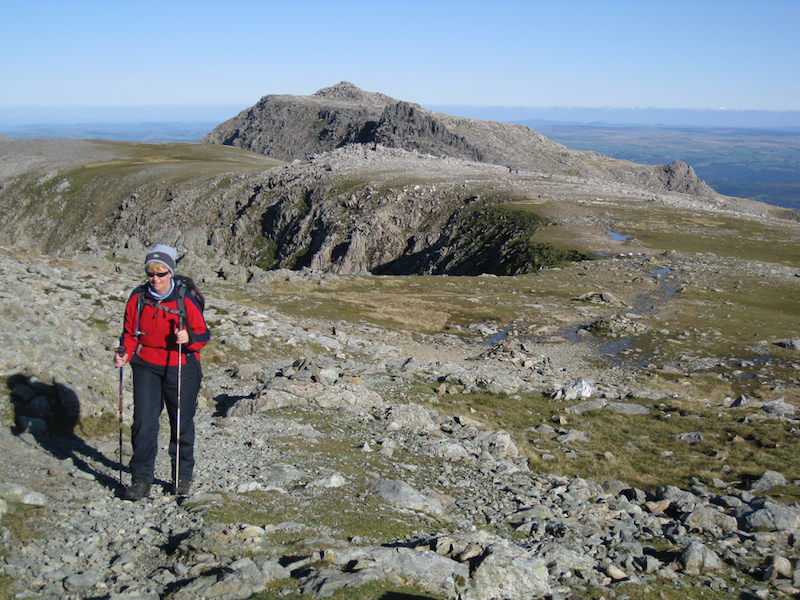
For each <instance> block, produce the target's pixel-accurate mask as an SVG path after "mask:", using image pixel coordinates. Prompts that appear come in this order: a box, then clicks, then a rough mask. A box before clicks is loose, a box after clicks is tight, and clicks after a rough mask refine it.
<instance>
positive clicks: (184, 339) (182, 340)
mask: <svg viewBox="0 0 800 600" xmlns="http://www.w3.org/2000/svg"><path fill="white" fill-rule="evenodd" d="M175 341H176V342H178V343H179V344H188V343H189V332H188V331H186V330H185V329H180V330H178V331H176V332H175Z"/></svg>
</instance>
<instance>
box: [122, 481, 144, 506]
mask: <svg viewBox="0 0 800 600" xmlns="http://www.w3.org/2000/svg"><path fill="white" fill-rule="evenodd" d="M149 495H150V484H149V483H142V482H138V483H132V484H131V485H130V487H128V488H126V489H125V494H123V496H122V497H123V498H124V499H125V500H130V501H131V502H137V501H139V500H141V499H142V498H145V497H147V496H149Z"/></svg>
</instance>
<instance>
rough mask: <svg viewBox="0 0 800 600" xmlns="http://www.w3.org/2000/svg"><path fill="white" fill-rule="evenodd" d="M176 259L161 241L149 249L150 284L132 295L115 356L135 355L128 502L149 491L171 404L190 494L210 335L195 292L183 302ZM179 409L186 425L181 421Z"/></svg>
mask: <svg viewBox="0 0 800 600" xmlns="http://www.w3.org/2000/svg"><path fill="white" fill-rule="evenodd" d="M176 262H177V252H176V251H175V249H174V248H171V247H170V246H165V245H163V244H159V245H157V246H156V247H155V248H153V249H152V250H151V251H150V252H148V253H147V256H146V258H145V261H144V269H145V273H146V274H147V282H146V283H143V284H142V285H141V286H139V287H138V288H136V289H135V290H134V291H133V293H132V294H131V297H130V298H129V299H128V304H127V306H126V307H125V318H124V326H123V333H122V337H121V339H120V348H119V350H118V351H117V353H116V354H115V355H114V365H115V366H117V367H123V366H124V365H125V364H126V363H127V362H129V361H130V363H131V368H132V370H133V425H132V426H131V441H132V444H133V457H132V458H131V462H130V470H131V485H130V487H128V488H127V489H126V490H125V492H124V495H123V498H125V499H126V500H132V501H137V500H141V499H142V498H144V497H146V496H148V495H149V493H150V485H151V484H152V483H153V477H154V468H155V460H156V453H157V452H158V420H159V416H160V415H161V411H162V410H163V408H164V404H165V403H166V406H167V415H168V416H169V424H170V443H169V454H170V457H171V459H172V474H173V475H172V478H173V480H174V484H175V492H176V493H177V494H178V495H184V494H186V493H188V491H189V487H190V486H191V483H192V474H193V471H194V415H195V409H196V405H197V393H198V392H199V391H200V382H201V380H202V377H203V373H202V370H201V368H200V356H199V351H200V349H202V348H203V346H205V345H206V344H207V343H208V341H209V339H210V338H211V333H210V332H209V330H208V327H207V326H206V322H205V319H204V318H203V310H202V306H201V305H200V304H199V303H198V301H197V300H196V299H195V297H194V296H193V294H191V293H186V294H185V299H184V300H183V301H180V296H182V295H183V294H184V293H185V292H186V290H180V289H179V288H181V287H182V286H184V283H183V282H182V281H178V280H176V279H175V278H174V276H175V263H176ZM180 304H183V305H184V306H185V309H184V311H185V314H180V312H181V311H180V308H179V306H180ZM179 361H180V363H179ZM179 364H180V367H179V366H178V365H179ZM179 374H180V379H181V382H180V387H179V386H178V376H179ZM179 402H180V406H179V405H178V403H179ZM178 415H180V423H176V420H177V417H178ZM178 440H179V443H176V442H178ZM177 445H179V446H180V447H179V448H177V450H178V452H177V457H178V464H177V472H176V469H175V461H176V446H177ZM121 458H122V457H120V460H121Z"/></svg>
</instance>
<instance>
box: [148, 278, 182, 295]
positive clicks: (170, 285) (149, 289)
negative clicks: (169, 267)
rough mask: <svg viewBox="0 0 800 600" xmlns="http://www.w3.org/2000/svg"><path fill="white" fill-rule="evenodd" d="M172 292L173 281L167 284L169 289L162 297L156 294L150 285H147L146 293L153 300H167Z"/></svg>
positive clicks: (173, 288)
mask: <svg viewBox="0 0 800 600" xmlns="http://www.w3.org/2000/svg"><path fill="white" fill-rule="evenodd" d="M174 290H175V280H174V279H173V280H172V281H170V282H169V289H168V290H167V293H166V294H163V295H159V294H156V291H155V290H154V289H153V286H152V285H150V284H148V285H147V292H148V293H149V294H150V295H151V296H152V297H153V300H163V299H164V298H167V297H168V296H169V295H170V294H171V293H172V292H173V291H174Z"/></svg>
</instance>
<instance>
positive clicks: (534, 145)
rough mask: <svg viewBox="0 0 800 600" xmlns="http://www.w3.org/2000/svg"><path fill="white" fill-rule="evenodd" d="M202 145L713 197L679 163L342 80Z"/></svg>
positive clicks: (279, 102) (282, 101) (252, 116)
mask: <svg viewBox="0 0 800 600" xmlns="http://www.w3.org/2000/svg"><path fill="white" fill-rule="evenodd" d="M201 142H204V143H209V144H224V145H228V146H236V147H238V148H246V149H248V150H252V151H253V152H258V153H260V154H265V155H267V156H269V157H272V158H277V159H279V160H285V161H291V160H295V159H306V158H308V157H309V156H311V155H314V154H319V153H322V152H326V151H329V150H334V149H336V148H343V147H345V146H349V145H351V144H360V145H366V146H375V145H380V146H384V147H387V148H400V149H403V150H408V151H412V152H418V153H421V154H430V155H433V156H436V157H441V158H444V157H450V158H458V159H462V160H467V161H471V162H481V163H488V164H494V165H501V166H505V167H507V168H510V169H515V170H516V169H528V170H535V171H538V172H562V171H571V172H574V173H575V174H577V175H580V176H582V177H585V178H589V177H591V178H603V179H607V180H611V181H620V182H625V183H629V184H635V185H639V186H642V187H645V188H648V189H656V190H666V191H678V192H687V193H691V194H695V195H704V196H709V197H714V196H716V194H715V192H714V191H713V190H712V189H711V188H710V187H708V186H707V185H706V184H704V183H703V182H702V181H700V179H698V177H697V175H696V174H695V173H694V170H693V169H692V168H691V167H689V165H687V164H686V163H682V162H680V161H678V162H676V163H673V164H671V165H665V166H656V167H652V166H645V165H637V164H635V163H630V162H626V161H619V160H614V159H610V158H608V157H606V156H603V155H600V154H596V153H592V152H574V151H570V150H568V149H567V148H565V147H564V146H562V145H560V144H557V143H555V142H553V141H551V140H549V139H547V138H546V137H544V136H543V135H541V134H538V133H536V132H535V131H534V130H532V129H530V128H529V127H526V126H522V125H511V124H508V123H498V122H492V121H480V120H476V119H467V118H463V117H454V116H451V115H446V114H442V113H435V112H433V111H430V110H425V109H423V108H422V107H421V106H419V105H418V104H413V103H410V102H405V101H399V100H395V99H393V98H390V97H388V96H385V95H383V94H376V93H373V92H367V91H364V90H362V89H360V88H358V87H356V86H355V85H353V84H352V83H349V82H346V81H343V82H341V83H338V84H336V85H334V86H332V87H329V88H325V89H322V90H319V91H318V92H317V93H315V94H312V95H310V96H295V95H287V96H282V95H272V96H265V97H263V98H262V99H261V100H260V101H259V102H258V103H256V104H255V105H254V106H252V107H251V108H248V109H245V110H243V111H242V112H241V113H239V114H238V115H237V116H236V117H234V118H232V119H230V120H228V121H226V122H224V123H222V124H221V125H219V126H218V127H216V128H215V129H214V130H213V131H212V132H211V133H209V134H208V135H207V136H205V137H204V138H203V139H202V140H201Z"/></svg>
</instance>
